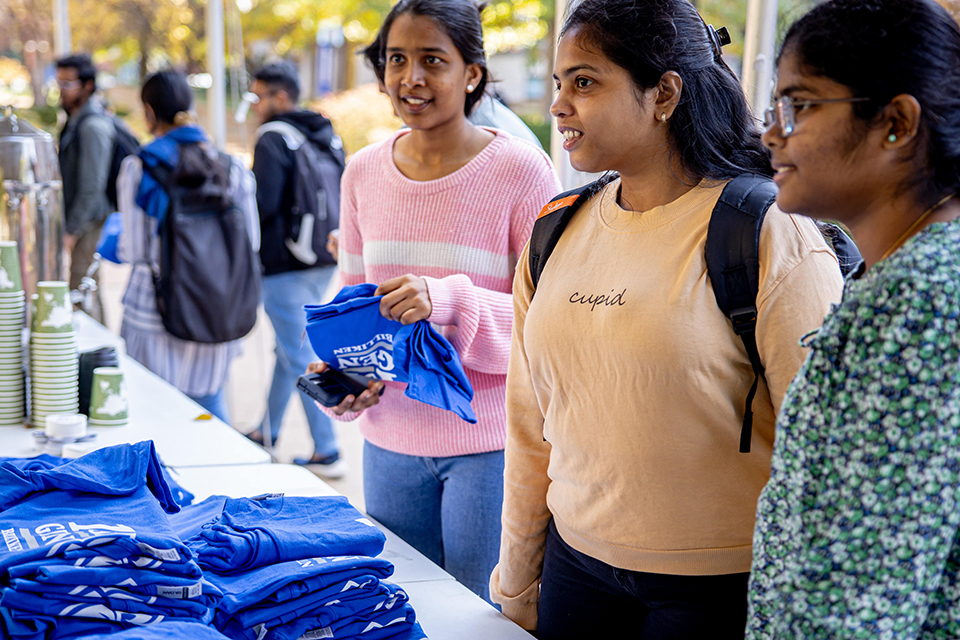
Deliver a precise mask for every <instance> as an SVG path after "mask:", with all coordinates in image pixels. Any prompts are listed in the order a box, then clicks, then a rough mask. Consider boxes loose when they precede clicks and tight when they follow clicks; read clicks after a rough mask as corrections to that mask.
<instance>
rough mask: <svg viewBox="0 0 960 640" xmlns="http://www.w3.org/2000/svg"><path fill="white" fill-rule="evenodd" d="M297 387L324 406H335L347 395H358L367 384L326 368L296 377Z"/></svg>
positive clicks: (381, 392) (381, 393)
mask: <svg viewBox="0 0 960 640" xmlns="http://www.w3.org/2000/svg"><path fill="white" fill-rule="evenodd" d="M297 389H300V391H301V392H303V393H305V394H307V395H308V396H309V397H311V398H313V399H314V400H316V401H317V402H319V403H320V404H322V405H323V406H325V407H335V406H337V405H338V404H340V403H341V402H343V399H344V398H346V397H347V396H351V395H352V396H353V397H355V398H356V397H358V396H359V395H360V394H361V393H363V392H364V391H365V390H366V389H367V385H366V383H364V382H360V381H359V380H356V379H354V378H352V377H350V376H349V375H347V374H345V373H343V372H341V371H337V370H336V369H327V370H326V371H324V372H323V373H307V374H304V375H302V376H300V377H299V378H297ZM380 395H383V387H380Z"/></svg>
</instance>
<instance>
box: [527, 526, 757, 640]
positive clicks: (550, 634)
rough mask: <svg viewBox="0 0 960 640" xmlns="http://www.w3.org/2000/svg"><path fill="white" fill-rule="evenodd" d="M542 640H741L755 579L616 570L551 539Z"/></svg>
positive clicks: (555, 535) (540, 627)
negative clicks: (751, 582) (750, 583)
mask: <svg viewBox="0 0 960 640" xmlns="http://www.w3.org/2000/svg"><path fill="white" fill-rule="evenodd" d="M546 544H547V546H546V554H545V556H544V560H543V576H542V578H541V583H540V604H539V606H538V607H537V609H538V617H539V623H538V627H537V637H538V638H539V639H540V640H565V639H566V638H571V639H574V638H575V639H577V640H583V639H585V638H598V639H600V638H618V639H619V638H623V639H628V638H629V639H637V640H701V639H703V640H706V639H710V640H728V639H729V640H735V639H736V640H742V638H743V637H744V633H745V628H746V624H747V581H748V579H749V577H750V574H749V573H735V574H731V575H721V576H674V575H662V574H656V573H642V572H639V571H627V570H624V569H617V568H616V567H612V566H610V565H608V564H606V563H604V562H601V561H599V560H597V559H595V558H591V557H590V556H587V555H584V554H582V553H580V552H579V551H576V550H575V549H573V548H571V547H570V546H569V545H568V544H567V543H565V542H564V541H563V540H562V539H561V538H560V535H559V534H558V533H557V529H556V527H555V526H554V524H553V522H552V521H551V522H550V531H549V532H548V533H547V543H546Z"/></svg>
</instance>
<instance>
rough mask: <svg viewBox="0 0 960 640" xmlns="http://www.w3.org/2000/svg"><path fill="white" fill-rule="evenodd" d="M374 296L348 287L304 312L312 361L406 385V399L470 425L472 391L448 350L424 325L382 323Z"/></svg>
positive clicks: (371, 289) (364, 288) (367, 288)
mask: <svg viewBox="0 0 960 640" xmlns="http://www.w3.org/2000/svg"><path fill="white" fill-rule="evenodd" d="M376 290H377V287H376V285H373V284H369V283H364V284H358V285H353V286H349V287H344V288H343V289H341V290H340V293H338V294H337V296H336V297H335V298H334V299H333V301H331V302H330V303H329V304H324V305H306V306H304V310H305V311H306V313H307V337H309V338H310V344H311V346H313V350H314V351H315V352H316V354H317V356H318V357H319V358H320V359H321V360H323V361H324V362H327V363H329V364H330V365H331V366H332V367H334V368H335V369H338V370H339V371H344V372H346V373H352V374H357V375H361V376H366V377H368V378H374V379H377V380H387V381H393V382H402V383H406V384H407V388H406V390H405V391H404V394H405V395H406V396H407V397H408V398H412V399H413V400H418V401H420V402H423V403H426V404H429V405H431V406H434V407H439V408H440V409H446V410H449V411H453V412H454V413H456V414H457V415H458V416H460V417H461V418H463V419H464V420H466V421H467V422H470V423H471V424H474V423H476V421H477V417H476V415H475V414H474V412H473V408H472V407H471V406H470V401H471V400H473V386H472V385H471V383H470V379H469V378H467V374H466V373H465V372H464V370H463V364H462V363H461V362H460V356H459V354H457V351H456V349H454V348H453V345H451V344H450V342H449V341H448V340H447V339H446V338H444V337H443V336H442V335H441V334H440V333H438V332H437V331H436V330H435V329H434V328H433V327H432V326H431V325H430V323H429V322H427V321H426V320H420V321H418V322H415V323H413V324H409V325H404V324H401V323H399V322H397V321H395V320H389V319H387V318H384V317H383V316H382V315H381V314H380V299H381V298H382V297H383V296H376V295H374V293H375V292H376Z"/></svg>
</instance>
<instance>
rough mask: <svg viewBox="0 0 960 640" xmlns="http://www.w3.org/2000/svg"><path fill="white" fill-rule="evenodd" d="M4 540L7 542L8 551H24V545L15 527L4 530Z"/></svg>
mask: <svg viewBox="0 0 960 640" xmlns="http://www.w3.org/2000/svg"><path fill="white" fill-rule="evenodd" d="M3 541H4V542H6V543H7V551H23V545H22V544H20V538H18V537H17V532H16V531H14V530H13V529H4V530H3Z"/></svg>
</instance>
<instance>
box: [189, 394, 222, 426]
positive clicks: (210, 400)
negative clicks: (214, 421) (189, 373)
mask: <svg viewBox="0 0 960 640" xmlns="http://www.w3.org/2000/svg"><path fill="white" fill-rule="evenodd" d="M190 399H191V400H193V401H194V402H196V403H197V404H198V405H200V406H201V407H203V408H204V409H206V410H207V411H209V412H210V413H212V414H213V415H215V416H217V417H218V418H220V419H221V420H223V421H224V422H226V423H227V424H230V412H229V411H227V401H226V399H225V398H224V394H223V387H220V390H219V391H217V392H216V393H214V394H212V395H209V396H190Z"/></svg>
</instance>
